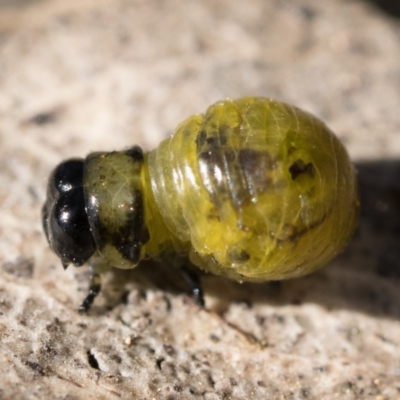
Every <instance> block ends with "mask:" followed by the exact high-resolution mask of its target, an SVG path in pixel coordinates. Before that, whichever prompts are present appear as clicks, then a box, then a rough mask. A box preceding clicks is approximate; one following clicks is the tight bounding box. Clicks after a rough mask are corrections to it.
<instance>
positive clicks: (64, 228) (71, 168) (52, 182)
mask: <svg viewBox="0 0 400 400" xmlns="http://www.w3.org/2000/svg"><path fill="white" fill-rule="evenodd" d="M83 169H84V160H82V159H71V160H67V161H64V162H62V163H61V164H59V165H58V166H57V167H56V168H55V169H54V171H53V172H52V174H51V175H50V178H49V183H48V186H47V199H46V203H45V204H44V205H43V208H42V219H43V228H44V231H45V233H46V237H47V240H48V242H49V244H50V247H51V248H52V250H53V251H54V252H55V253H56V254H57V255H58V257H60V259H61V262H62V263H63V265H64V268H66V267H67V266H68V264H70V263H72V264H75V265H83V264H84V263H85V262H86V261H87V260H88V259H89V258H90V257H91V256H92V255H93V254H94V252H95V250H96V247H95V244H94V241H93V237H92V232H91V230H90V226H89V221H88V217H87V214H86V202H85V195H84V190H83Z"/></svg>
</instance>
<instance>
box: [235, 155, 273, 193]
mask: <svg viewBox="0 0 400 400" xmlns="http://www.w3.org/2000/svg"><path fill="white" fill-rule="evenodd" d="M239 163H240V166H241V169H242V172H243V175H244V177H245V179H246V183H247V187H248V190H249V192H250V194H252V195H254V194H257V193H262V192H265V191H266V190H267V189H268V188H269V187H270V184H271V178H270V177H269V175H268V172H269V171H271V170H272V169H274V168H275V166H274V163H273V161H272V158H271V156H270V154H269V153H267V152H266V151H258V150H253V149H240V150H239Z"/></svg>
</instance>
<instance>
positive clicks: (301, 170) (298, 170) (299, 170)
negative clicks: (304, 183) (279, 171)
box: [289, 159, 314, 180]
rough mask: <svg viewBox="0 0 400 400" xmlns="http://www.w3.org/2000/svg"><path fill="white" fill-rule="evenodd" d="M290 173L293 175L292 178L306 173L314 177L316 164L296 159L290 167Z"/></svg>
mask: <svg viewBox="0 0 400 400" xmlns="http://www.w3.org/2000/svg"><path fill="white" fill-rule="evenodd" d="M289 172H290V175H291V176H292V180H295V179H296V178H297V177H298V176H299V175H302V174H305V175H309V176H310V177H311V178H313V177H314V165H313V164H312V163H307V164H306V163H305V162H304V161H303V160H301V159H298V160H296V161H295V162H294V163H293V164H292V165H291V166H290V167H289Z"/></svg>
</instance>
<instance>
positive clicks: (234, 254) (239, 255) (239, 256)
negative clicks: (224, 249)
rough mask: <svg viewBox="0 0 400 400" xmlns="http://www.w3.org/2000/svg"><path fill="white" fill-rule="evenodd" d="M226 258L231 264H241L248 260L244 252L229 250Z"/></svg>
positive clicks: (247, 254)
mask: <svg viewBox="0 0 400 400" xmlns="http://www.w3.org/2000/svg"><path fill="white" fill-rule="evenodd" d="M228 257H229V259H230V260H231V261H232V262H233V263H237V264H242V263H244V262H246V261H248V260H249V259H250V254H249V253H247V252H246V251H244V250H231V251H229V252H228Z"/></svg>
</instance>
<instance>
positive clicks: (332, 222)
mask: <svg viewBox="0 0 400 400" xmlns="http://www.w3.org/2000/svg"><path fill="white" fill-rule="evenodd" d="M146 167H147V163H146ZM148 173H149V177H147V175H146V179H144V185H145V193H148V196H149V197H150V198H152V194H151V193H150V188H149V185H150V184H151V191H152V192H153V193H154V197H155V201H156V204H157V207H154V205H153V207H152V209H153V210H155V209H156V208H157V213H156V215H154V211H153V213H152V214H151V216H149V215H146V211H147V210H146V209H145V210H146V211H145V220H146V226H147V227H149V229H150V230H151V227H152V226H153V227H156V228H153V229H155V230H156V231H159V232H164V233H168V235H165V237H160V238H157V239H156V238H154V240H152V235H151V234H150V241H149V242H148V244H146V245H145V246H144V248H143V251H144V253H145V254H148V255H149V256H152V257H154V256H157V254H156V253H157V252H158V251H159V249H160V247H157V245H155V241H158V242H159V243H158V245H160V244H161V243H160V242H162V241H163V240H164V239H167V237H169V238H172V239H171V240H170V241H169V244H171V243H175V244H176V243H178V244H179V246H180V248H181V249H184V250H185V251H189V256H190V259H191V261H192V262H193V263H194V264H195V265H197V266H199V267H200V268H202V269H204V270H206V271H210V272H213V273H216V274H219V275H226V276H228V277H231V278H234V279H237V280H253V281H261V280H268V279H285V278H292V277H297V276H301V275H305V274H307V273H310V272H312V271H314V270H315V269H317V268H318V267H321V266H322V265H324V264H326V263H327V262H328V261H329V260H331V259H332V258H333V257H334V256H335V255H336V254H337V253H338V252H340V251H341V250H342V249H343V248H344V246H345V245H346V243H347V242H348V240H349V238H350V236H351V234H352V233H353V231H354V228H355V225H356V220H357V215H358V206H359V203H358V199H357V190H356V180H355V171H354V167H353V165H352V163H351V162H350V160H349V157H348V155H347V152H346V150H345V149H344V147H343V146H342V144H341V143H340V141H339V140H338V139H337V138H336V137H335V136H334V134H333V133H332V132H331V131H330V130H329V129H328V128H327V127H326V126H325V125H324V124H323V123H322V122H321V121H319V120H318V119H316V118H315V117H313V116H311V115H310V114H308V113H305V112H303V111H301V110H299V109H297V108H295V107H293V106H289V105H287V104H283V103H279V102H277V101H274V100H270V99H263V98H244V99H240V100H237V101H231V100H226V101H222V102H220V103H217V104H215V105H213V106H211V107H210V108H209V109H208V110H207V112H206V114H205V115H204V116H203V115H195V116H192V117H190V118H189V119H187V120H186V121H184V122H183V123H182V124H181V125H179V126H178V128H177V130H176V132H175V133H174V135H173V136H172V137H171V138H170V139H167V140H165V141H164V142H162V143H161V144H160V145H159V147H158V148H157V149H156V150H154V151H152V152H150V154H149V155H148ZM146 174H147V172H146ZM148 180H150V182H151V183H150V184H149V182H148ZM150 203H151V202H149V204H150ZM158 212H159V213H160V214H161V218H160V216H159V215H158ZM164 223H165V225H166V226H167V228H168V231H167V232H165V227H164ZM159 236H160V235H159ZM161 236H162V235H161ZM177 239H178V241H177ZM166 242H167V241H166ZM178 249H179V248H177V250H178Z"/></svg>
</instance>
